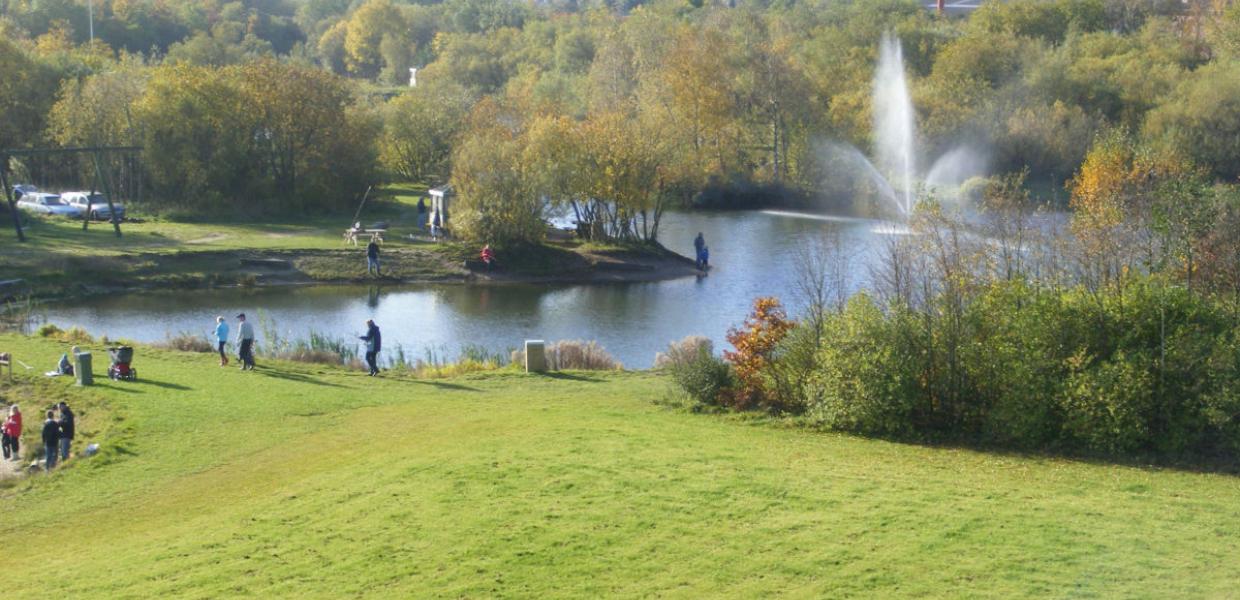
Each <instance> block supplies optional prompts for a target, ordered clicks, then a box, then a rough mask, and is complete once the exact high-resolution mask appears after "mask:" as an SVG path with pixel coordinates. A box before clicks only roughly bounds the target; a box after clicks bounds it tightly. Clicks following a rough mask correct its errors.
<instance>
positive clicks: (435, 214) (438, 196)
mask: <svg viewBox="0 0 1240 600" xmlns="http://www.w3.org/2000/svg"><path fill="white" fill-rule="evenodd" d="M430 195H431V213H430V215H429V220H428V222H429V223H436V224H438V225H439V226H440V227H447V226H448V205H449V204H451V202H452V186H451V185H441V186H439V187H435V188H431V189H430Z"/></svg>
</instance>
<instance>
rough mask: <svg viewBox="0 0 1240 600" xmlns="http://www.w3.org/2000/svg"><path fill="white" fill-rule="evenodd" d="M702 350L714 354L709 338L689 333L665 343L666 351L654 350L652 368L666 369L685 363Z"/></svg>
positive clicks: (713, 347) (694, 358)
mask: <svg viewBox="0 0 1240 600" xmlns="http://www.w3.org/2000/svg"><path fill="white" fill-rule="evenodd" d="M702 352H706V353H707V354H714V352H715V345H714V343H713V342H711V341H710V338H708V337H706V336H702V335H690V336H687V337H685V338H683V339H681V340H679V341H675V342H671V343H669V344H668V345H667V351H666V352H656V353H655V355H654V368H656V369H666V368H669V367H675V366H677V365H682V364H687V363H689V362H692V361H694V360H696V359H697V358H698V355H700V354H701V353H702Z"/></svg>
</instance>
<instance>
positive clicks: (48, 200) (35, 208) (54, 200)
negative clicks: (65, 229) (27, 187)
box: [17, 192, 82, 217]
mask: <svg viewBox="0 0 1240 600" xmlns="http://www.w3.org/2000/svg"><path fill="white" fill-rule="evenodd" d="M17 208H18V210H24V211H27V212H32V213H41V214H45V215H58V216H63V217H80V216H82V211H80V210H78V209H76V208H74V207H72V206H69V205H68V204H65V203H64V201H63V200H61V199H60V196H58V195H56V194H48V193H44V192H30V193H26V194H22V199H21V200H18V201H17Z"/></svg>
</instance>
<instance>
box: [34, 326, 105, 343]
mask: <svg viewBox="0 0 1240 600" xmlns="http://www.w3.org/2000/svg"><path fill="white" fill-rule="evenodd" d="M35 333H37V334H38V335H39V337H45V338H52V339H55V340H60V341H62V342H68V343H70V344H89V343H92V342H94V341H95V338H94V337H92V336H91V335H90V334H89V333H87V332H86V330H85V329H82V328H81V327H78V326H76V325H74V326H73V327H70V328H69V329H67V330H64V329H61V328H59V327H57V326H56V325H54V324H52V323H44V324H43V325H40V326H39V329H38V331H36V332H35Z"/></svg>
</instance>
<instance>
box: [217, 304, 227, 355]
mask: <svg viewBox="0 0 1240 600" xmlns="http://www.w3.org/2000/svg"><path fill="white" fill-rule="evenodd" d="M215 341H216V345H218V346H219V349H220V366H221V367H224V366H227V365H228V355H227V354H224V346H227V345H228V322H227V321H225V320H224V316H223V315H220V316H218V317H216V318H215Z"/></svg>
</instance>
